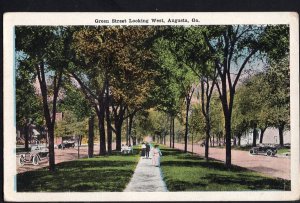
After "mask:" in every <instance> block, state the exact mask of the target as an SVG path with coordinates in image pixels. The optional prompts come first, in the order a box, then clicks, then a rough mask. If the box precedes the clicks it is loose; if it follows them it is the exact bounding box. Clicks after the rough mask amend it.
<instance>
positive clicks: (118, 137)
mask: <svg viewBox="0 0 300 203" xmlns="http://www.w3.org/2000/svg"><path fill="white" fill-rule="evenodd" d="M122 124H123V120H122V119H120V120H118V121H115V129H116V150H117V151H121V145H122Z"/></svg>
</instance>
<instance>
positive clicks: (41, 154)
mask: <svg viewBox="0 0 300 203" xmlns="http://www.w3.org/2000/svg"><path fill="white" fill-rule="evenodd" d="M48 158H49V149H48V148H47V147H45V146H43V145H40V144H37V145H33V146H31V151H30V152H25V153H22V154H20V155H19V159H18V160H19V165H20V166H24V164H25V163H27V164H33V165H35V166H36V165H39V163H40V162H41V161H44V160H46V161H48Z"/></svg>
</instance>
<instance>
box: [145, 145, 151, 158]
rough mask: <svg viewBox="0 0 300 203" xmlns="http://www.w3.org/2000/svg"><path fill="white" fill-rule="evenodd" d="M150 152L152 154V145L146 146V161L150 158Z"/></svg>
mask: <svg viewBox="0 0 300 203" xmlns="http://www.w3.org/2000/svg"><path fill="white" fill-rule="evenodd" d="M149 152H150V145H149V143H147V144H146V159H148V158H149Z"/></svg>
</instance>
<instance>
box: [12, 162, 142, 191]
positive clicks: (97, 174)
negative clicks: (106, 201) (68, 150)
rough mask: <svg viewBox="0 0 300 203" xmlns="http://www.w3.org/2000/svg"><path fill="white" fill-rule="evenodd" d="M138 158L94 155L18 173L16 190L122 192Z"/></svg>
mask: <svg viewBox="0 0 300 203" xmlns="http://www.w3.org/2000/svg"><path fill="white" fill-rule="evenodd" d="M136 163H137V157H136V156H132V157H122V156H111V157H99V158H97V157H95V158H91V159H81V160H76V161H70V162H63V163H60V164H57V166H56V168H57V170H56V171H55V172H49V171H48V170H46V169H40V170H36V171H29V172H25V173H21V174H18V175H17V191H18V192H29V191H32V192H66V191H70V192H78V191H82V192H85V191H109V192H111V191H123V189H124V188H125V187H126V184H127V183H128V182H129V181H130V178H131V176H132V174H133V173H134V169H135V166H136Z"/></svg>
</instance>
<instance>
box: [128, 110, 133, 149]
mask: <svg viewBox="0 0 300 203" xmlns="http://www.w3.org/2000/svg"><path fill="white" fill-rule="evenodd" d="M133 118H134V114H131V115H130V116H129V118H128V119H129V123H128V145H131V140H130V138H131V133H132V125H133Z"/></svg>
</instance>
